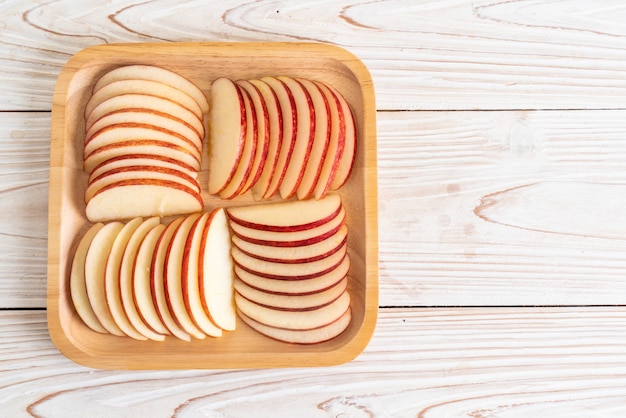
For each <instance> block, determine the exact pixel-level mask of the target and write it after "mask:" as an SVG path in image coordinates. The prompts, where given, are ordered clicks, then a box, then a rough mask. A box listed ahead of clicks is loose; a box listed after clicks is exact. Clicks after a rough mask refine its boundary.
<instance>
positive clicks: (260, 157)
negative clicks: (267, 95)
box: [237, 80, 270, 194]
mask: <svg viewBox="0 0 626 418" xmlns="http://www.w3.org/2000/svg"><path fill="white" fill-rule="evenodd" d="M237 85H238V86H240V87H241V88H243V89H244V90H246V91H247V92H248V95H249V96H250V99H251V100H252V107H253V108H254V110H255V114H256V138H257V145H256V153H255V156H254V161H253V163H252V170H251V172H250V176H249V177H248V180H246V183H245V184H244V186H243V188H242V190H241V191H240V192H239V194H243V193H245V192H247V191H248V190H250V188H251V187H252V186H253V185H254V184H256V182H257V181H258V180H259V178H260V177H261V173H262V172H263V167H265V163H266V160H267V153H268V149H269V139H270V124H269V113H268V110H267V104H266V103H265V99H264V98H263V95H262V94H261V92H260V91H259V89H258V88H257V87H256V86H255V85H254V84H252V83H250V82H249V81H247V80H239V81H237Z"/></svg>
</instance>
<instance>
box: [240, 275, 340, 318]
mask: <svg viewBox="0 0 626 418" xmlns="http://www.w3.org/2000/svg"><path fill="white" fill-rule="evenodd" d="M347 286H348V277H347V276H345V277H344V278H343V279H341V280H340V281H339V282H337V283H336V284H335V285H333V286H331V287H329V288H327V289H324V290H321V291H319V292H317V293H310V294H308V295H281V294H276V293H270V292H265V291H262V290H259V289H256V288H254V287H251V286H248V285H247V284H246V283H245V282H244V281H242V280H240V279H235V290H236V291H237V292H238V293H239V294H240V295H241V296H243V297H244V298H246V299H248V300H250V301H253V302H255V303H257V304H259V305H264V306H269V307H273V308H277V309H291V310H293V309H310V308H314V307H320V306H323V305H326V304H328V303H330V302H332V301H333V300H335V299H337V298H338V297H339V296H340V295H341V294H342V293H343V292H344V291H345V290H346V288H347Z"/></svg>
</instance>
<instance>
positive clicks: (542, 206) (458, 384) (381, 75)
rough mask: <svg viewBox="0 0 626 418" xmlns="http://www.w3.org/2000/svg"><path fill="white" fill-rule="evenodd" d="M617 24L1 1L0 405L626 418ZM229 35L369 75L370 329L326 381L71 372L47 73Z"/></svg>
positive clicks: (440, 12) (371, 11)
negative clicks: (137, 47) (53, 243)
mask: <svg viewBox="0 0 626 418" xmlns="http://www.w3.org/2000/svg"><path fill="white" fill-rule="evenodd" d="M625 21H626V4H624V2H622V1H619V0H615V1H601V2H599V1H591V0H588V1H584V0H578V1H576V0H569V1H568V0H564V1H547V0H510V1H496V0H492V1H474V2H469V1H461V0H452V1H445V2H441V1H435V0H430V1H428V0H422V1H414V2H403V1H382V2H369V1H368V2H365V1H363V2H355V3H352V2H348V1H324V2H307V3H304V2H286V1H284V2H280V1H260V2H248V1H240V0H239V1H238V0H233V1H228V2H221V1H220V2H208V1H201V0H195V1H193V0H192V1H182V0H169V1H131V0H120V1H115V2H110V1H100V2H96V1H81V2H76V1H70V0H64V1H63V0H61V1H49V2H40V1H33V0H20V1H4V2H2V3H0V74H1V75H0V110H1V112H0V208H1V211H0V220H1V221H0V254H1V256H0V416H1V417H20V416H35V417H64V418H67V417H86V416H89V417H100V416H101V417H104V416H106V417H136V416H142V417H144V416H145V417H148V416H150V417H172V416H176V417H252V416H254V417H259V416H263V417H295V416H298V417H300V416H302V417H366V416H373V417H394V418H395V417H416V416H419V417H428V418H430V417H460V416H467V417H530V416H532V417H537V416H559V417H566V416H571V417H603V418H605V417H622V416H626V212H625V211H624V209H623V207H624V206H625V205H626V197H625V196H626V25H624V22H625ZM226 40H227V41H296V40H298V41H301V40H305V41H319V42H328V43H333V44H337V45H339V46H341V47H343V48H346V49H347V50H349V51H351V52H353V53H354V54H356V55H357V56H358V57H359V58H361V59H362V60H363V62H364V63H365V64H366V65H367V66H368V68H369V69H370V71H371V74H372V77H373V79H374V84H375V88H376V96H377V107H378V115H377V120H378V122H377V125H378V127H377V129H378V135H379V138H378V151H379V161H378V168H379V199H380V203H379V230H380V233H379V235H380V310H379V321H378V326H377V328H376V332H375V334H374V337H373V339H372V341H371V343H370V345H369V346H368V347H367V349H366V350H365V351H364V352H363V353H362V354H361V355H360V356H359V357H358V358H356V359H355V360H354V361H352V362H350V363H347V364H344V365H341V366H336V367H330V368H302V369H269V370H220V371H196V370H190V371H167V372H163V371H159V372H150V371H145V372H113V371H97V370H91V369H88V368H85V367H81V366H78V365H76V364H74V363H73V362H71V361H70V360H68V359H66V358H65V357H64V356H63V355H61V354H60V353H59V352H58V351H57V349H56V348H55V347H54V345H53V344H52V342H51V340H50V337H49V335H48V331H47V324H46V311H45V309H46V233H47V232H46V231H47V199H48V163H49V134H50V127H49V126H50V109H51V100H52V92H53V89H54V85H55V81H56V77H57V75H58V73H59V71H60V69H61V67H62V66H63V64H64V63H65V62H66V61H67V59H69V57H70V56H71V55H73V54H74V53H76V52H78V51H79V50H80V49H82V48H84V47H87V46H90V45H95V44H101V43H110V42H140V41H141V42H146V41H148V42H152V41H153V42H170V41H226Z"/></svg>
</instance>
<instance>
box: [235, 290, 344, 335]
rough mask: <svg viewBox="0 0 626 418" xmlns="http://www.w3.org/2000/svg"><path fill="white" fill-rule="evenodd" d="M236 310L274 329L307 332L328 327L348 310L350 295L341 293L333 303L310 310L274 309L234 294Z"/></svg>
mask: <svg viewBox="0 0 626 418" xmlns="http://www.w3.org/2000/svg"><path fill="white" fill-rule="evenodd" d="M235 301H236V303H237V309H239V310H240V311H241V312H242V313H243V314H244V315H246V316H248V317H250V318H252V319H254V320H255V321H257V322H260V323H261V324H265V325H268V326H271V327H276V328H285V329H292V330H308V329H314V328H318V327H322V326H325V325H328V324H330V323H332V322H334V321H336V320H337V319H339V318H340V317H341V316H342V315H343V314H344V313H345V312H346V311H347V310H348V309H349V308H350V294H349V293H348V292H343V293H342V294H341V296H339V297H338V298H337V299H335V300H334V301H333V302H331V303H329V304H327V305H324V306H322V307H316V308H312V309H300V308H298V309H285V310H282V309H276V308H272V307H268V306H263V305H259V304H256V303H254V302H251V301H249V300H248V299H246V298H244V297H243V296H241V295H240V294H239V293H236V292H235Z"/></svg>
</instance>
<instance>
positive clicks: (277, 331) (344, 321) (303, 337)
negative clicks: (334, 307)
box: [239, 308, 352, 344]
mask: <svg viewBox="0 0 626 418" xmlns="http://www.w3.org/2000/svg"><path fill="white" fill-rule="evenodd" d="M239 316H240V317H241V319H242V320H243V321H244V322H245V323H246V324H247V325H248V326H249V327H250V328H252V329H254V330H255V331H257V332H259V333H261V334H263V335H265V336H267V337H270V338H273V339H275V340H278V341H283V342H287V343H292V344H318V343H322V342H324V341H328V340H331V339H333V338H335V337H337V336H339V335H340V334H341V333H342V332H344V331H345V330H346V329H347V328H348V326H349V325H350V322H351V321H352V310H351V309H349V308H348V310H346V312H345V313H344V314H343V315H341V316H340V317H339V318H338V319H337V320H335V321H333V322H331V323H330V324H327V325H324V326H321V327H318V328H313V329H309V330H292V329H285V328H276V327H270V326H268V325H265V324H262V323H260V322H258V321H255V320H254V319H252V318H250V317H249V316H247V315H245V314H243V313H242V312H239Z"/></svg>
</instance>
